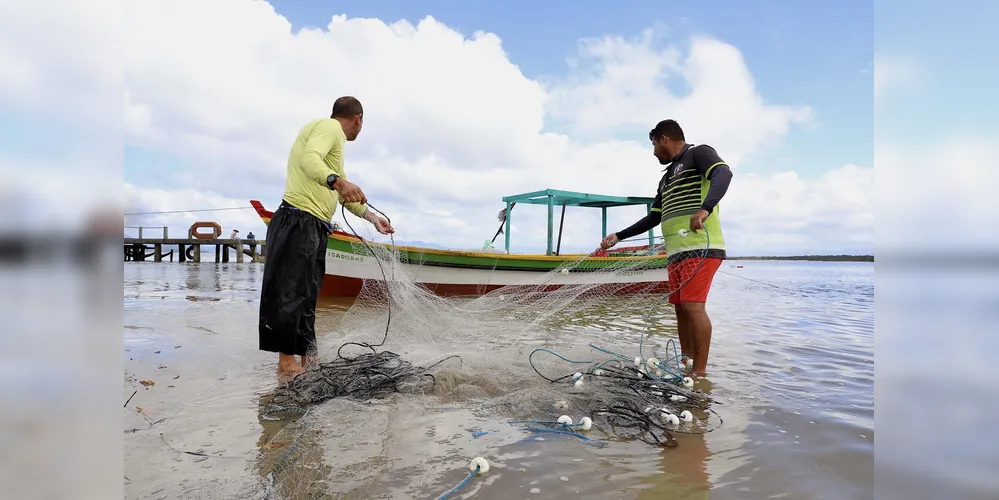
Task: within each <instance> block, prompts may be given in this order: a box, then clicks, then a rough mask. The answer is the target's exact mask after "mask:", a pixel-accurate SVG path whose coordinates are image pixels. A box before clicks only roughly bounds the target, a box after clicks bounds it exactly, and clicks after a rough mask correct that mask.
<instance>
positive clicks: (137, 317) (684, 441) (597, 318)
mask: <svg viewBox="0 0 999 500" xmlns="http://www.w3.org/2000/svg"><path fill="white" fill-rule="evenodd" d="M740 264H742V265H743V266H744V267H743V268H741V269H737V268H729V267H725V266H723V268H722V269H721V271H722V273H720V274H719V275H718V276H717V278H716V281H715V283H716V284H715V287H714V288H713V289H712V292H711V297H710V298H709V304H708V311H709V314H710V315H711V318H712V322H713V325H714V331H713V338H712V346H711V359H710V361H709V363H710V364H709V375H708V377H707V379H705V380H699V381H698V386H697V388H699V389H702V390H705V391H708V392H710V393H711V394H712V395H713V396H714V397H715V398H717V399H718V400H719V401H720V404H718V405H716V406H715V408H714V409H715V411H717V412H718V413H719V414H720V416H721V417H722V418H723V419H724V423H723V424H722V425H721V426H720V427H718V428H717V429H714V430H713V431H712V432H710V433H708V434H705V435H677V436H676V437H677V440H678V441H679V446H678V447H676V448H668V449H667V448H654V447H651V446H649V445H647V444H645V443H642V442H637V441H627V442H626V441H621V442H617V441H614V442H610V443H609V444H608V445H607V446H605V447H603V448H597V447H594V446H588V445H587V444H585V443H583V442H581V441H580V440H578V439H574V438H571V437H562V438H559V437H557V436H544V437H543V438H542V440H537V439H535V437H536V436H534V435H529V434H525V433H523V432H522V431H520V430H519V429H518V428H517V427H515V426H513V425H511V424H509V423H508V422H507V420H508V418H509V416H508V415H502V414H497V413H495V412H494V411H492V410H490V409H489V408H490V407H489V406H487V405H483V404H481V403H482V402H483V401H485V400H488V399H489V397H490V395H495V394H502V393H503V392H504V391H507V392H509V391H512V390H514V389H521V388H525V387H532V386H539V385H540V384H544V381H542V380H541V379H539V378H538V377H537V376H536V375H535V374H534V373H533V372H531V371H530V369H529V368H525V369H523V370H520V367H526V364H525V361H524V359H523V358H526V355H527V354H528V353H529V352H530V349H531V348H533V344H537V343H538V342H540V340H541V339H529V338H507V337H503V335H504V334H503V332H491V333H490V334H491V337H490V338H488V339H486V338H483V339H482V347H481V349H480V350H487V351H486V352H485V353H484V354H482V358H481V359H476V362H479V363H494V364H495V365H496V366H500V365H503V366H504V367H505V368H504V369H502V370H500V369H498V368H497V369H495V370H491V369H490V367H489V366H484V367H483V372H482V374H481V376H478V377H474V376H470V375H467V374H466V375H464V377H465V378H464V379H461V380H454V381H452V382H453V384H454V387H455V388H456V389H455V391H452V392H451V393H449V394H448V395H447V397H441V398H437V397H432V396H427V397H422V398H421V397H413V396H404V395H398V396H393V397H390V398H387V399H385V400H378V401H360V402H358V401H345V400H335V401H329V402H327V403H324V404H323V405H317V407H314V408H313V409H310V410H309V411H308V412H307V413H304V414H303V412H302V411H299V410H295V409H290V410H289V409H281V408H275V407H274V406H273V405H272V404H271V403H270V397H271V396H272V394H273V391H274V387H275V378H274V369H275V361H276V360H275V359H272V357H271V356H270V355H269V353H262V352H259V351H257V333H256V324H257V310H256V304H257V298H258V294H259V289H258V287H259V280H260V277H261V273H262V272H263V268H262V266H261V265H260V264H254V263H244V264H239V263H234V264H218V263H202V264H193V263H185V264H180V263H160V264H156V263H128V264H126V265H125V284H124V305H125V314H124V319H125V328H124V329H123V338H124V342H125V349H126V351H125V353H124V355H125V367H126V375H127V379H126V384H125V388H126V390H127V394H125V395H124V398H127V397H128V396H129V395H130V394H131V393H132V391H134V390H136V389H138V394H137V395H136V396H135V397H134V399H133V400H132V402H131V403H130V404H129V405H128V408H126V409H125V423H124V426H125V428H126V429H128V430H131V429H135V431H134V432H128V433H126V434H125V441H126V445H125V452H126V458H125V474H126V476H128V477H129V479H130V482H129V483H128V484H126V485H125V492H126V498H160V497H163V498H246V497H252V498H261V497H263V496H264V495H265V492H268V491H271V492H273V493H275V494H277V495H276V496H273V498H279V497H280V498H428V497H429V498H436V497H437V496H439V495H440V494H442V493H444V492H446V491H447V490H449V489H450V488H452V487H454V486H455V485H457V484H458V483H459V482H461V481H462V480H463V479H464V478H465V476H466V475H467V469H466V468H465V467H466V466H467V464H468V462H469V460H470V459H471V458H473V457H475V456H483V457H486V458H487V459H488V460H489V462H490V465H491V470H490V471H489V473H488V474H486V475H483V476H479V477H477V478H475V479H473V480H472V481H470V482H469V483H468V484H467V486H465V487H464V488H463V489H462V490H461V491H460V494H462V495H464V494H470V493H474V495H473V496H472V497H473V498H482V499H488V498H502V499H504V500H506V499H509V498H511V497H513V498H522V497H537V498H563V497H571V498H607V497H610V498H650V499H651V498H678V499H693V498H708V492H709V491H710V497H711V498H712V499H714V498H723V499H724V498H733V499H734V498H762V497H770V496H784V497H786V498H830V497H835V498H865V497H866V498H870V497H872V496H873V488H874V473H873V466H874V461H873V444H874V430H873V428H874V403H873V380H874V356H873V326H874V315H873V296H874V267H873V265H872V264H867V263H807V262H770V261H768V262H752V261H746V262H740ZM741 278H749V279H753V280H759V281H763V282H765V283H768V284H760V283H755V282H752V281H749V280H747V279H741ZM652 302H654V300H653V299H650V298H647V297H646V298H635V297H631V298H615V299H605V300H602V301H599V302H594V303H593V304H591V305H590V307H587V308H586V309H584V310H583V311H582V312H577V313H573V314H566V315H562V316H558V317H556V318H554V320H553V321H554V324H555V325H556V327H557V328H556V329H557V330H558V331H559V332H561V333H559V334H557V341H558V342H559V343H561V344H573V345H578V346H580V347H581V348H582V347H585V345H586V344H587V343H591V342H592V343H595V344H598V345H603V346H608V347H611V348H614V349H621V350H622V351H626V352H635V351H637V344H638V339H639V332H641V331H642V329H643V328H645V327H646V325H645V317H646V315H647V314H648V310H649V307H650V305H651V303H652ZM350 305H351V301H350V300H349V299H342V298H338V299H325V298H324V299H321V301H320V305H319V307H318V310H317V328H316V330H317V332H319V341H320V343H322V344H323V345H327V346H332V345H338V344H339V342H338V333H337V328H338V325H339V324H340V320H341V318H342V316H343V314H344V313H345V312H346V311H347V310H348V309H349V307H350ZM648 331H649V332H650V333H651V334H652V335H654V336H656V337H658V339H660V340H662V339H667V338H675V337H676V323H675V318H674V316H673V312H672V308H671V307H669V306H668V305H666V307H662V306H660V308H659V309H658V312H657V314H655V315H654V317H653V318H652V323H651V324H650V325H649V326H648ZM508 337H509V336H508ZM553 338H554V337H553ZM463 340H464V341H466V342H467V341H468V339H463ZM548 340H550V339H548ZM504 344H505V345H506V347H504ZM528 344H530V345H531V347H524V346H525V345H528ZM423 349H424V350H426V349H436V350H437V351H440V352H444V351H447V350H448V349H449V347H448V346H443V345H441V346H423ZM417 350H418V349H416V348H415V347H414V350H413V351H412V352H416V351H417ZM410 355H413V354H412V353H411V354H410ZM511 367H512V368H511ZM520 372H523V373H520ZM495 374H502V377H501V378H502V379H500V380H494V379H496V378H497V377H495V376H493V375H495ZM507 378H509V380H506V379H507ZM138 380H151V381H153V382H154V384H155V385H152V386H149V387H146V386H142V385H139V384H138V382H137V381H138ZM458 388H460V390H459V389H458ZM137 408H142V411H141V412H140V411H138V410H137ZM152 422H156V423H155V425H154V424H152ZM470 430H479V431H480V432H484V434H480V433H473V432H470ZM591 437H593V438H594V439H606V438H607V437H608V436H606V435H603V434H602V433H601V430H600V429H596V428H595V429H594V430H593V431H591ZM167 444H169V446H167ZM192 453H193V454H192ZM248 471H249V472H251V474H247V472H248Z"/></svg>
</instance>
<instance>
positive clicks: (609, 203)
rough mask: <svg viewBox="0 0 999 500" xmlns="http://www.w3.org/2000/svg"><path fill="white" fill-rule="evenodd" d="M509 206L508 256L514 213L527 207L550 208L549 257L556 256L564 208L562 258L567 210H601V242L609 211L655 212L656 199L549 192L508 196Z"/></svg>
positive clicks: (506, 230) (507, 203)
mask: <svg viewBox="0 0 999 500" xmlns="http://www.w3.org/2000/svg"><path fill="white" fill-rule="evenodd" d="M503 201H505V202H506V228H505V231H504V232H505V233H506V246H505V249H506V252H507V253H509V252H510V213H511V211H512V210H513V207H514V205H516V204H518V203H525V204H530V205H547V206H548V250H547V255H552V237H553V236H554V234H553V233H554V231H553V230H554V220H555V207H556V206H561V207H562V219H561V221H560V222H559V228H558V243H557V244H556V246H555V255H558V254H559V251H560V250H561V247H562V223H563V222H565V208H566V207H589V208H599V209H600V212H601V219H602V224H601V238H603V237H606V236H607V209H608V208H610V207H626V206H633V205H645V207H646V211H647V212H651V211H652V202H653V201H654V198H646V197H639V196H608V195H603V194H593V193H577V192H575V191H561V190H558V189H545V190H544V191H534V192H532V193H524V194H515V195H512V196H504V197H503ZM654 239H655V237H654V232H653V231H652V230H650V231H649V248H650V249H651V248H652V246H653V241H654Z"/></svg>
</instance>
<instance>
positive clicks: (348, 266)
mask: <svg viewBox="0 0 999 500" xmlns="http://www.w3.org/2000/svg"><path fill="white" fill-rule="evenodd" d="M382 266H383V267H384V271H385V275H386V277H387V278H389V279H391V278H392V276H391V273H392V268H391V266H389V265H388V264H387V263H384V262H383V263H382ZM396 272H397V273H398V272H402V273H404V274H405V276H406V278H405V279H406V280H408V281H412V282H417V283H427V284H446V285H541V284H551V285H570V284H592V283H649V282H655V281H664V280H665V279H666V270H665V269H635V270H630V271H621V272H618V273H613V274H611V273H571V272H570V273H569V274H561V273H549V272H532V271H507V270H495V269H469V268H456V267H443V266H428V265H420V264H419V263H402V264H400V265H399V266H398V267H397V268H396ZM326 274H330V275H336V276H345V277H348V278H360V279H376V280H380V279H382V271H381V270H380V269H379V267H378V262H377V261H376V260H375V259H374V258H373V257H367V256H363V255H357V254H351V253H345V252H340V251H337V250H327V251H326Z"/></svg>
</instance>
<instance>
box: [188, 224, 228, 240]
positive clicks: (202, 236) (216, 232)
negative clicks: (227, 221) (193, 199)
mask: <svg viewBox="0 0 999 500" xmlns="http://www.w3.org/2000/svg"><path fill="white" fill-rule="evenodd" d="M202 228H210V229H211V230H212V232H211V233H203V232H201V231H198V230H199V229H202ZM219 236H222V226H220V225H218V223H217V222H195V223H194V224H191V229H188V230H187V237H188V238H191V239H194V238H197V239H199V240H214V239H216V238H218V237H219Z"/></svg>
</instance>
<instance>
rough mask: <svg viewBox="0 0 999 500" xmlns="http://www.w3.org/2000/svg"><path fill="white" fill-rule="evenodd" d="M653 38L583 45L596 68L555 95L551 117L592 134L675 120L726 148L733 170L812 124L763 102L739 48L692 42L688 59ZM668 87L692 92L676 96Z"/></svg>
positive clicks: (802, 113)
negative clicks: (796, 127)
mask: <svg viewBox="0 0 999 500" xmlns="http://www.w3.org/2000/svg"><path fill="white" fill-rule="evenodd" d="M655 40H656V37H655V33H654V32H653V31H651V30H648V31H645V32H644V33H643V34H642V36H641V37H640V38H639V39H637V40H626V39H624V38H620V37H604V38H600V39H587V40H584V41H582V42H581V43H580V57H581V60H582V61H586V62H590V63H591V64H590V65H588V70H581V71H577V72H576V73H575V74H573V75H572V76H571V77H570V78H569V79H568V81H567V82H565V84H564V86H560V87H557V88H554V89H553V90H552V100H551V103H550V104H549V110H550V113H551V115H552V116H553V117H554V118H556V119H564V120H567V121H569V123H570V124H571V125H570V129H571V130H573V131H574V132H578V133H583V134H586V135H587V136H600V135H608V134H614V132H615V131H616V130H621V128H622V127H626V128H628V129H634V130H640V131H648V130H649V129H651V128H652V126H653V125H655V123H656V122H658V121H659V120H662V119H664V118H666V117H671V118H674V119H676V120H677V121H678V122H680V124H681V126H683V128H684V132H685V135H687V136H688V139H689V140H695V141H700V142H706V143H709V144H718V145H724V148H725V149H724V150H725V155H726V158H727V159H728V161H729V162H730V163H732V164H733V165H734V166H737V165H738V164H739V163H740V162H741V160H742V159H743V158H744V157H745V156H746V155H747V154H749V153H751V152H754V151H757V150H759V149H760V148H762V147H765V146H768V145H769V143H771V142H773V141H775V140H777V139H780V138H781V137H783V136H784V135H785V134H786V133H787V131H788V129H789V127H790V126H791V125H792V124H795V123H806V122H809V121H810V120H811V118H812V111H811V109H810V108H809V107H807V106H790V105H774V104H767V103H765V102H764V99H763V97H762V96H760V95H759V93H758V91H757V89H756V86H755V82H754V79H753V75H752V74H751V73H750V71H749V68H748V67H747V66H746V62H745V60H744V59H743V57H742V54H741V53H740V52H739V49H737V48H736V47H734V46H732V45H729V44H727V43H724V42H721V41H718V40H715V39H711V38H705V37H695V38H693V39H692V40H691V42H690V45H689V48H688V50H687V53H686V54H684V53H683V52H682V51H681V48H680V47H676V46H669V47H667V48H665V49H661V50H657V49H656V48H655V46H654V45H655ZM670 84H672V85H682V86H688V87H689V88H690V91H689V93H685V95H677V94H678V93H676V92H673V91H671V90H670V89H669V85H670ZM639 137H641V135H639ZM695 138H696V139H695Z"/></svg>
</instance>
